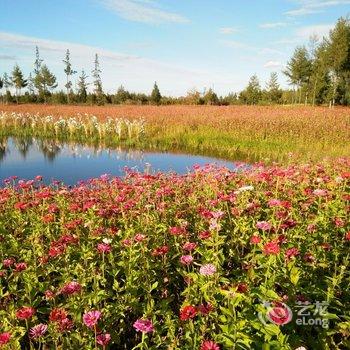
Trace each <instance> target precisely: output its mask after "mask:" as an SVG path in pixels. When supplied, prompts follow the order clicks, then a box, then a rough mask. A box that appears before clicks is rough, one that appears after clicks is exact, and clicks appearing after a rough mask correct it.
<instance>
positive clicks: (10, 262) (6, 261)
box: [2, 258, 15, 267]
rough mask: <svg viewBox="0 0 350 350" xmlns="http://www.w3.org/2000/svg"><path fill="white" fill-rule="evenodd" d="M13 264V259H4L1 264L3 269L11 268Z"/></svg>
mask: <svg viewBox="0 0 350 350" xmlns="http://www.w3.org/2000/svg"><path fill="white" fill-rule="evenodd" d="M14 263H15V259H14V258H8V259H4V260H3V262H2V264H3V265H4V267H11V266H12V265H13V264H14Z"/></svg>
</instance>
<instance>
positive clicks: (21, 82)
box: [11, 64, 28, 103]
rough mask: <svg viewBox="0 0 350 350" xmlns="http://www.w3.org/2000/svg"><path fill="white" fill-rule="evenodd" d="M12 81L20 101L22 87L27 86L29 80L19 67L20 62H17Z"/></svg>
mask: <svg viewBox="0 0 350 350" xmlns="http://www.w3.org/2000/svg"><path fill="white" fill-rule="evenodd" d="M11 81H12V84H13V86H14V87H15V89H16V98H17V103H18V95H19V94H20V93H21V89H22V88H24V87H26V86H27V84H28V83H27V80H26V79H24V77H23V73H22V71H21V69H20V68H19V66H18V64H16V65H15V66H14V68H13V71H12V76H11Z"/></svg>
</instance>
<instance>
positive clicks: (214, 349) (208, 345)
mask: <svg viewBox="0 0 350 350" xmlns="http://www.w3.org/2000/svg"><path fill="white" fill-rule="evenodd" d="M200 350H220V346H219V345H218V344H217V343H215V342H214V341H212V340H204V342H203V343H202V345H201V348H200Z"/></svg>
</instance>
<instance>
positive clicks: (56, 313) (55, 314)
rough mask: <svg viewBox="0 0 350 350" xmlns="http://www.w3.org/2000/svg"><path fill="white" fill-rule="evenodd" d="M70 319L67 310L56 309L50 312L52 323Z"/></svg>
mask: <svg viewBox="0 0 350 350" xmlns="http://www.w3.org/2000/svg"><path fill="white" fill-rule="evenodd" d="M67 317H68V313H67V311H66V310H65V309H61V308H55V309H52V310H51V312H50V316H49V320H50V322H61V321H62V320H64V319H66V318H67Z"/></svg>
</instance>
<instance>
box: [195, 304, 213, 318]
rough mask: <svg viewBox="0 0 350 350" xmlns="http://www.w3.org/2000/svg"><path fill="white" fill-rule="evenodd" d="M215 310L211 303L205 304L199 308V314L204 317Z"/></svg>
mask: <svg viewBox="0 0 350 350" xmlns="http://www.w3.org/2000/svg"><path fill="white" fill-rule="evenodd" d="M213 310H214V307H213V305H211V304H210V303H203V304H200V305H199V306H198V312H199V313H200V314H202V315H203V316H206V315H208V314H209V313H210V312H211V311H213Z"/></svg>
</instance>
